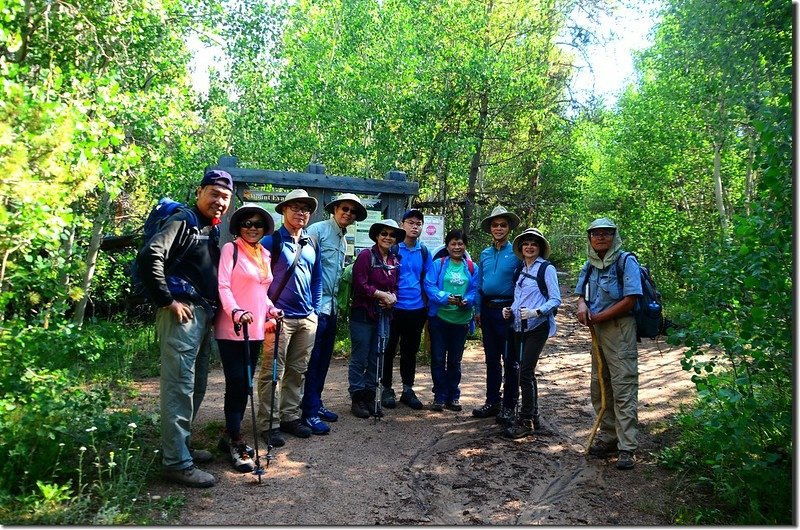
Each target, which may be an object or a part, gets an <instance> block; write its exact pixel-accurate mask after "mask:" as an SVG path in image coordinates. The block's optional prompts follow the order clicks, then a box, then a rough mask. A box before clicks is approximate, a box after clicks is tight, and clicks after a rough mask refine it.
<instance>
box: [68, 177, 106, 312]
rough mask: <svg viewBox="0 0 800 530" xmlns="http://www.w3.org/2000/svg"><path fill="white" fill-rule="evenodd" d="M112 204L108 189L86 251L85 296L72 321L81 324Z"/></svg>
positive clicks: (83, 283)
mask: <svg viewBox="0 0 800 530" xmlns="http://www.w3.org/2000/svg"><path fill="white" fill-rule="evenodd" d="M110 206H111V194H110V193H108V191H104V192H103V196H102V197H100V204H99V206H98V209H97V217H96V218H95V220H94V224H93V225H92V238H91V239H90V240H89V249H88V251H87V252H86V272H84V274H83V282H82V283H81V289H82V290H83V296H82V297H81V299H80V301H79V302H78V305H77V306H76V307H75V315H74V316H73V317H72V321H73V322H74V323H75V324H76V325H78V326H79V327H80V326H83V318H84V315H85V314H86V305H87V304H88V302H89V291H90V286H91V284H92V278H93V277H94V269H95V267H96V266H97V255H98V254H99V253H100V243H101V242H102V240H103V228H104V227H105V226H106V221H107V220H108V212H109V209H110Z"/></svg>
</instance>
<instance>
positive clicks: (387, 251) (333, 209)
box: [136, 170, 642, 487]
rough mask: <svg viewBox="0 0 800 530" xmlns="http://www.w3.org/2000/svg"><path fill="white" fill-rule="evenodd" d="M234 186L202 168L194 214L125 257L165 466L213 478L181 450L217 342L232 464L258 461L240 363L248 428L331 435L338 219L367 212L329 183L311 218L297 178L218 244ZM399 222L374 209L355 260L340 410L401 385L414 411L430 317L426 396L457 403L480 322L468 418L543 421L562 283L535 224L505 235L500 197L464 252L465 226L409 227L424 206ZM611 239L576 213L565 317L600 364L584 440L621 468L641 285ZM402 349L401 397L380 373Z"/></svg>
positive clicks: (508, 216) (268, 435)
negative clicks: (476, 248)
mask: <svg viewBox="0 0 800 530" xmlns="http://www.w3.org/2000/svg"><path fill="white" fill-rule="evenodd" d="M233 193H234V185H233V179H232V177H231V175H230V174H229V173H227V172H225V171H221V170H210V171H207V172H206V173H205V175H204V176H203V179H202V181H201V183H200V185H199V187H198V188H197V191H196V201H195V205H194V206H193V208H192V209H191V211H190V212H187V211H185V210H184V211H179V212H178V213H175V214H173V215H171V216H170V217H169V218H168V219H167V220H166V222H165V223H164V224H163V226H162V227H161V228H160V229H159V230H158V232H157V233H156V234H155V235H154V236H153V237H152V238H151V239H150V240H149V241H147V242H146V243H145V245H144V246H143V247H142V249H141V250H140V251H139V253H138V254H137V258H136V260H137V266H138V267H139V269H140V271H141V272H140V274H141V279H142V284H143V286H144V289H145V292H146V293H147V296H148V298H149V299H150V300H151V301H152V302H153V304H154V305H156V306H157V308H158V309H157V312H156V326H157V331H158V336H159V340H160V355H161V378H160V384H161V388H160V415H161V440H162V466H163V476H164V477H165V478H166V479H168V480H171V481H173V482H177V483H180V484H184V485H187V486H194V487H208V486H212V485H213V484H215V483H216V478H215V477H214V476H213V475H212V474H210V473H207V472H205V471H203V470H201V469H199V468H198V467H196V464H202V463H205V462H209V461H211V460H212V459H213V455H212V454H211V452H209V451H207V450H204V449H196V448H192V446H191V427H192V420H193V419H194V417H195V416H196V414H197V411H198V409H199V407H200V404H201V403H202V401H203V397H204V395H205V391H206V385H207V381H208V366H209V358H210V347H211V341H212V340H214V339H216V343H217V345H218V350H219V355H220V359H221V361H222V366H223V371H224V375H225V398H224V416H225V432H224V433H223V435H222V436H221V438H220V440H219V444H218V448H219V450H221V451H223V452H224V453H225V454H227V455H229V456H230V460H231V463H232V465H233V467H234V468H235V469H237V470H238V471H241V472H248V471H253V470H255V469H256V467H257V466H256V462H254V458H256V454H255V453H256V451H255V450H254V449H253V448H252V447H251V446H250V445H249V444H248V443H247V442H246V441H245V437H244V435H243V433H242V430H241V424H242V420H243V418H244V414H245V411H246V409H247V401H248V397H249V398H250V399H251V400H254V399H255V398H254V397H253V378H254V377H257V381H256V384H257V388H258V398H257V403H254V404H253V408H256V409H257V411H256V412H257V413H256V414H254V415H253V417H254V424H255V428H256V429H257V431H258V433H259V435H260V436H261V439H263V440H264V441H265V442H266V443H267V446H268V448H269V449H271V448H272V447H281V446H283V445H284V444H285V443H286V439H285V438H284V436H283V435H284V434H290V435H293V436H295V437H298V438H308V437H310V436H311V435H324V434H327V433H329V432H330V430H331V428H330V425H329V424H330V423H331V422H335V421H337V419H338V415H337V414H336V413H335V412H333V411H332V410H330V409H328V408H327V407H325V405H324V403H323V401H322V393H323V389H324V386H325V379H326V377H327V372H328V368H329V366H330V363H331V358H332V354H333V349H334V342H335V337H336V328H337V317H338V316H339V315H338V314H339V308H338V306H337V294H338V290H339V285H340V279H341V276H342V272H343V269H344V267H345V255H346V253H347V241H346V234H347V227H348V226H350V225H352V224H353V223H355V222H357V221H363V220H364V219H366V217H367V210H366V208H365V207H364V205H363V204H362V201H361V200H360V198H359V197H358V196H357V195H355V194H352V193H342V194H340V195H339V196H337V197H336V198H335V199H334V200H332V201H331V202H329V203H328V204H326V205H325V206H324V208H325V211H326V212H328V213H329V214H330V217H329V218H328V219H326V220H323V221H319V222H316V223H314V224H311V225H310V226H309V220H310V218H311V216H312V215H313V213H314V212H315V211H316V209H317V207H318V203H317V200H316V199H315V198H314V197H311V196H309V195H308V193H307V192H306V191H305V190H303V189H295V190H292V191H291V192H289V193H288V194H287V195H286V196H285V198H284V199H283V201H281V202H280V203H278V204H277V205H276V206H275V211H276V212H277V213H278V214H280V215H281V216H282V224H281V226H279V227H277V228H276V227H275V226H274V225H275V222H274V221H273V217H272V215H271V214H270V212H268V211H267V210H266V209H264V208H263V207H262V206H260V205H258V204H255V203H244V204H242V205H241V206H240V207H239V208H238V209H236V211H235V212H234V213H233V214H232V215H231V216H230V220H229V230H230V233H231V235H232V236H233V241H231V242H228V243H226V244H224V245H223V246H222V248H219V245H218V241H219V237H218V236H219V228H218V227H217V225H218V224H219V223H220V222H221V218H222V216H223V215H225V213H226V212H227V211H228V208H229V207H230V204H231V201H232V198H233ZM400 221H401V222H400V224H398V223H397V222H396V221H395V220H393V219H387V220H381V221H378V222H375V223H373V224H372V226H371V227H370V230H369V238H370V239H371V240H372V241H373V242H374V245H373V246H372V247H371V248H367V249H364V250H362V251H361V252H360V253H359V254H358V255H357V256H356V259H355V262H354V263H353V265H352V293H351V294H352V299H351V301H350V308H349V331H350V339H351V344H352V349H351V352H350V360H349V366H348V392H349V395H350V398H351V402H352V405H351V413H352V414H353V415H354V416H356V417H358V418H370V417H373V416H374V417H381V416H383V414H384V412H383V409H384V408H388V409H393V408H395V407H396V406H397V401H398V399H399V401H400V402H401V403H403V404H404V405H406V406H407V407H409V408H411V409H413V410H420V409H423V408H424V405H423V403H422V401H421V400H420V399H419V397H418V396H417V395H416V393H415V391H414V383H415V374H416V371H417V366H416V363H417V354H418V350H419V347H420V340H421V337H422V331H423V328H424V326H425V323H426V322H427V323H428V327H429V336H430V341H431V366H430V369H431V377H432V380H433V399H432V403H431V404H430V405H429V408H430V410H434V411H443V410H444V409H448V410H452V411H461V410H462V405H461V403H460V382H461V359H462V355H463V352H464V345H465V343H466V338H467V335H468V332H469V329H470V326H471V325H477V326H479V327H480V329H481V335H482V339H483V347H484V351H485V361H486V398H485V402H484V403H483V405H481V406H480V407H478V408H475V409H473V410H472V415H473V416H474V417H477V418H491V417H494V418H495V420H496V422H497V423H499V424H501V425H502V426H503V427H504V430H503V435H504V436H506V437H508V438H512V439H517V438H522V437H525V436H529V435H531V434H539V435H546V434H550V433H551V430H550V429H549V428H548V426H547V424H546V422H544V420H543V419H542V417H541V415H540V413H539V403H538V391H537V382H536V376H535V370H536V365H537V362H538V360H539V356H540V354H541V352H542V349H543V347H544V345H545V342H546V341H547V339H548V338H549V337H552V336H554V335H555V333H556V320H555V314H556V312H557V310H558V307H559V306H560V304H561V295H560V288H559V284H558V277H557V274H556V270H555V267H554V266H552V264H551V263H550V262H549V261H547V258H548V257H549V255H550V244H549V242H548V241H547V239H546V237H545V236H544V234H542V232H541V231H539V230H538V229H536V228H527V229H525V230H523V231H522V232H521V233H519V234H518V235H517V236H516V237H514V238H513V240H511V239H510V236H511V232H512V231H513V230H515V229H516V228H517V227H518V225H519V223H520V219H519V217H518V216H517V215H515V214H514V213H512V212H510V211H508V210H506V209H505V208H504V207H502V206H497V207H495V208H494V209H493V211H492V212H491V215H489V216H488V217H486V218H485V219H483V220H482V222H481V224H480V226H481V229H482V230H484V231H485V232H487V233H489V234H491V237H492V244H491V245H490V246H489V247H487V248H486V249H484V250H483V251H482V252H481V254H480V258H479V260H478V262H477V263H476V262H473V261H472V260H471V259H470V257H469V254H468V253H467V250H466V247H467V244H468V240H467V235H466V234H465V233H464V232H463V231H461V230H457V229H456V230H450V231H449V232H448V233H447V234H446V236H445V247H444V249H443V250H442V251H441V252H439V253H437V254H435V255H432V254H431V252H430V251H429V250H428V248H427V247H426V246H425V245H424V244H422V243H421V242H420V240H419V236H420V233H421V231H422V226H423V222H424V215H423V213H422V211H420V210H419V209H410V210H408V211H406V212H405V213H404V214H403V215H402V219H401V220H400ZM621 246H622V240H621V238H620V235H619V232H618V230H617V227H616V226H615V224H614V223H613V222H612V221H610V220H609V219H605V218H602V219H598V220H595V221H594V222H592V223H591V224H590V225H589V227H588V229H587V255H588V262H587V264H586V266H584V267H583V268H582V269H581V272H580V276H579V278H578V282H577V285H576V288H575V294H576V295H578V312H577V317H578V320H579V322H580V323H581V324H583V325H587V326H591V327H592V328H593V334H594V335H595V336H596V339H597V341H598V343H599V345H600V346H601V347H602V352H603V362H602V373H601V374H598V370H597V368H598V365H597V364H596V359H595V358H594V357H593V359H592V376H591V399H592V404H593V406H594V408H595V410H596V411H599V410H600V407H601V401H602V396H601V390H600V384H601V383H604V387H605V389H606V396H605V397H606V398H607V402H608V403H609V404H610V407H608V409H607V410H606V411H605V414H603V416H602V422H601V423H600V426H599V432H598V434H597V437H596V438H595V443H594V444H593V445H592V446H591V447H590V449H589V452H590V454H592V455H595V456H601V457H605V456H607V455H610V454H612V453H614V452H617V453H618V459H617V464H616V465H617V467H618V468H619V469H631V468H633V467H634V457H633V454H634V451H635V450H636V448H637V442H636V436H637V393H638V366H637V357H638V354H637V348H636V324H635V320H634V318H633V316H631V310H632V309H633V306H634V303H635V301H636V298H637V296H639V295H641V293H642V287H641V282H640V279H639V278H640V275H639V270H638V267H639V265H638V263H636V260H635V259H631V260H624V271H622V274H618V271H617V270H616V267H617V265H616V258H617V257H618V255H619V253H620V252H621ZM398 347H399V357H400V361H399V365H400V383H401V384H402V388H401V387H400V385H397V388H398V390H400V396H399V398H398V397H397V394H396V393H395V390H394V388H393V378H392V372H393V364H394V358H395V356H396V352H397V350H398ZM260 357H261V358H262V359H263V362H262V364H261V367H260V369H258V361H259V358H260ZM599 378H600V379H602V381H599V380H598V379H599ZM501 387H502V388H501ZM520 397H521V399H520ZM518 401H520V407H519V409H518V411H517V405H518ZM251 413H252V411H251Z"/></svg>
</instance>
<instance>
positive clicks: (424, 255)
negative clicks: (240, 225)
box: [419, 243, 431, 293]
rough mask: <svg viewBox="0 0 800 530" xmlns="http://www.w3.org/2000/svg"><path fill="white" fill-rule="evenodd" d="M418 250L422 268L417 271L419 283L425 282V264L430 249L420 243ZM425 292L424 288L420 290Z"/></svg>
mask: <svg viewBox="0 0 800 530" xmlns="http://www.w3.org/2000/svg"><path fill="white" fill-rule="evenodd" d="M420 250H421V251H422V270H421V271H420V273H419V283H420V285H422V284H424V283H425V273H426V272H427V270H426V267H425V264H426V263H428V256H430V254H431V253H430V251H429V250H428V247H427V246H426V245H425V243H420ZM422 292H423V293H424V292H425V291H424V290H423V291H422Z"/></svg>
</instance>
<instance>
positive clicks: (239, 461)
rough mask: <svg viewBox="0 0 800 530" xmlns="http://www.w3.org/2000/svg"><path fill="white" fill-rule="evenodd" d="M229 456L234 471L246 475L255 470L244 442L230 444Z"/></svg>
mask: <svg viewBox="0 0 800 530" xmlns="http://www.w3.org/2000/svg"><path fill="white" fill-rule="evenodd" d="M229 454H230V455H231V464H233V469H235V470H236V471H240V472H242V473H247V472H248V471H253V470H254V469H255V468H256V466H255V464H254V463H253V458H252V457H251V456H250V455H249V454H247V445H246V444H245V443H244V442H239V443H234V444H231V445H230V451H229Z"/></svg>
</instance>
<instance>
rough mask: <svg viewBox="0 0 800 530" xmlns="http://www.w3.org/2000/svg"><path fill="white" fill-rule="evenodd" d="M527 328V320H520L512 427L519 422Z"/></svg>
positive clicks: (520, 309) (521, 308)
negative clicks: (523, 355)
mask: <svg viewBox="0 0 800 530" xmlns="http://www.w3.org/2000/svg"><path fill="white" fill-rule="evenodd" d="M523 309H525V308H524V307H520V308H519V311H520V313H522V310H523ZM527 328H528V319H527V318H525V319H520V332H519V337H518V338H517V366H516V368H517V404H516V405H515V406H514V419H513V421H512V422H511V425H512V427H513V426H514V425H516V423H517V421H518V420H519V408H520V402H521V401H522V388H520V387H521V386H522V354H523V351H524V350H525V330H526V329H527Z"/></svg>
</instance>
